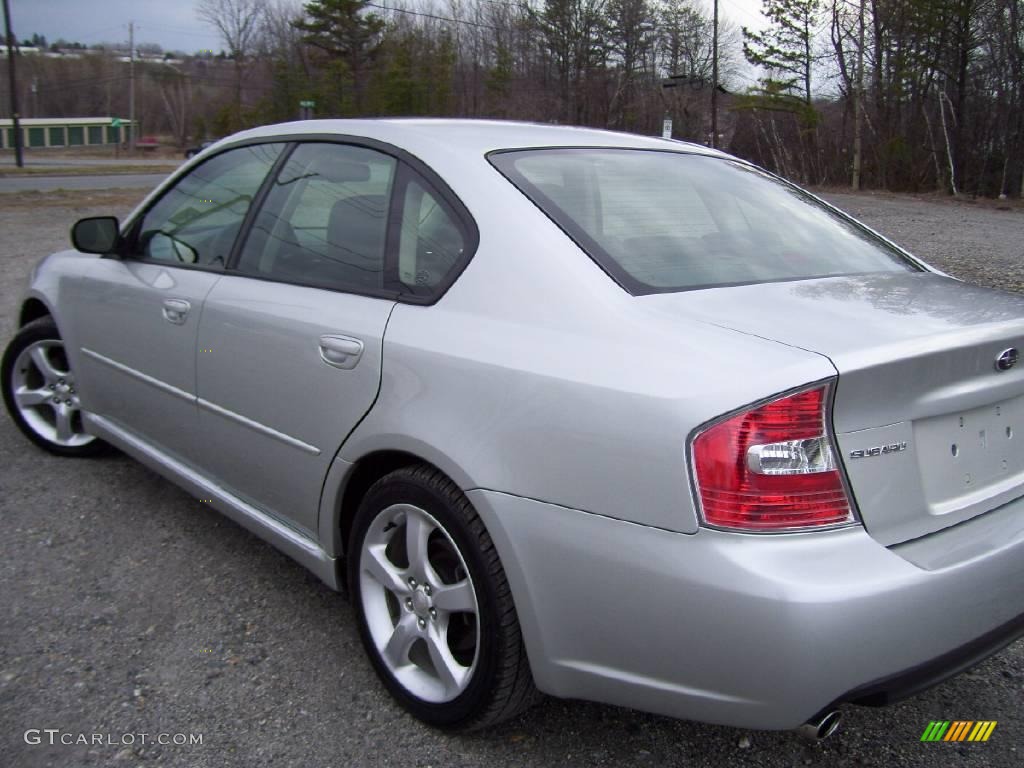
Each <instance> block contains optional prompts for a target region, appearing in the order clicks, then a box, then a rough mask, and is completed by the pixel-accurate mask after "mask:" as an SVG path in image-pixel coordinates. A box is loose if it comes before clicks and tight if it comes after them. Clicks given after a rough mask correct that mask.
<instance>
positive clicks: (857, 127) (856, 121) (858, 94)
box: [850, 0, 866, 192]
mask: <svg viewBox="0 0 1024 768" xmlns="http://www.w3.org/2000/svg"><path fill="white" fill-rule="evenodd" d="M865 1H866V0H860V34H859V36H858V37H859V41H858V43H857V85H856V86H855V88H854V103H853V115H854V118H853V183H852V184H851V185H850V186H851V187H853V191H854V192H858V191H860V176H861V166H862V164H863V162H864V157H863V152H864V3H865Z"/></svg>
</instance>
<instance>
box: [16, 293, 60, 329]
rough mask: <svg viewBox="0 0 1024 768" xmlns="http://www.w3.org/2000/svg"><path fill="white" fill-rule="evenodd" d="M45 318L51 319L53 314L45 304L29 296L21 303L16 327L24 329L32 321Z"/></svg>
mask: <svg viewBox="0 0 1024 768" xmlns="http://www.w3.org/2000/svg"><path fill="white" fill-rule="evenodd" d="M47 316H49V317H53V312H51V311H50V308H49V306H47V304H46V302H44V301H43V300H42V299H39V298H36V297H35V296H29V297H28V298H27V299H25V301H24V302H22V305H21V311H20V312H19V313H18V327H19V328H24V327H25V326H26V325H28V324H29V323H31V322H32V321H33V320H38V319H40V318H42V317H47Z"/></svg>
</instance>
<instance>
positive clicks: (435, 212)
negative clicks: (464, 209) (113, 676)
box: [398, 176, 468, 294]
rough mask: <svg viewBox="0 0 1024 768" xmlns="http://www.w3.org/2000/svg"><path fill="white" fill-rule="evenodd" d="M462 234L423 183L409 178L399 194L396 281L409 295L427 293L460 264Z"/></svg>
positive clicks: (454, 217) (442, 204) (444, 204)
mask: <svg viewBox="0 0 1024 768" xmlns="http://www.w3.org/2000/svg"><path fill="white" fill-rule="evenodd" d="M467 240H468V238H467V236H466V233H465V232H464V231H463V229H462V226H461V225H460V224H459V221H458V219H457V218H456V216H455V215H454V213H453V212H452V210H451V209H450V208H449V207H448V205H447V204H446V203H444V202H443V201H442V200H441V197H440V196H439V195H438V194H437V193H436V192H435V191H434V190H433V189H431V187H430V186H429V184H428V183H427V182H426V181H423V180H422V179H420V178H418V177H417V176H413V178H412V179H410V180H409V182H408V183H407V184H406V185H405V190H404V194H403V195H402V220H401V224H400V227H399V239H398V279H399V280H400V281H401V283H402V285H403V286H405V287H406V288H407V289H410V290H411V291H412V292H413V293H417V294H424V293H430V292H432V290H433V289H434V288H436V287H437V286H438V285H439V284H441V283H442V282H443V281H444V279H445V278H446V277H447V276H448V274H449V273H450V272H451V271H452V270H453V269H454V268H455V267H456V266H457V265H459V264H461V262H462V258H463V254H464V253H465V251H466V243H467Z"/></svg>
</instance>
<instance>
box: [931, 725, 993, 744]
mask: <svg viewBox="0 0 1024 768" xmlns="http://www.w3.org/2000/svg"><path fill="white" fill-rule="evenodd" d="M996 722H997V721H996V720H977V721H975V720H954V721H952V722H950V721H949V720H932V721H931V722H930V723H928V727H927V728H925V729H924V733H923V734H921V741H988V737H989V736H991V735H992V731H994V730H995V729H996Z"/></svg>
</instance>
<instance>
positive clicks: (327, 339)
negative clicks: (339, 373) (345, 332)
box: [320, 336, 363, 370]
mask: <svg viewBox="0 0 1024 768" xmlns="http://www.w3.org/2000/svg"><path fill="white" fill-rule="evenodd" d="M362 354H363V342H361V341H360V340H359V339H353V338H352V337H351V336H321V337H320V359H321V360H323V361H324V362H325V363H327V364H328V365H330V366H333V367H334V368H341V369H343V370H351V369H352V368H355V367H356V363H358V362H359V358H360V357H362Z"/></svg>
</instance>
